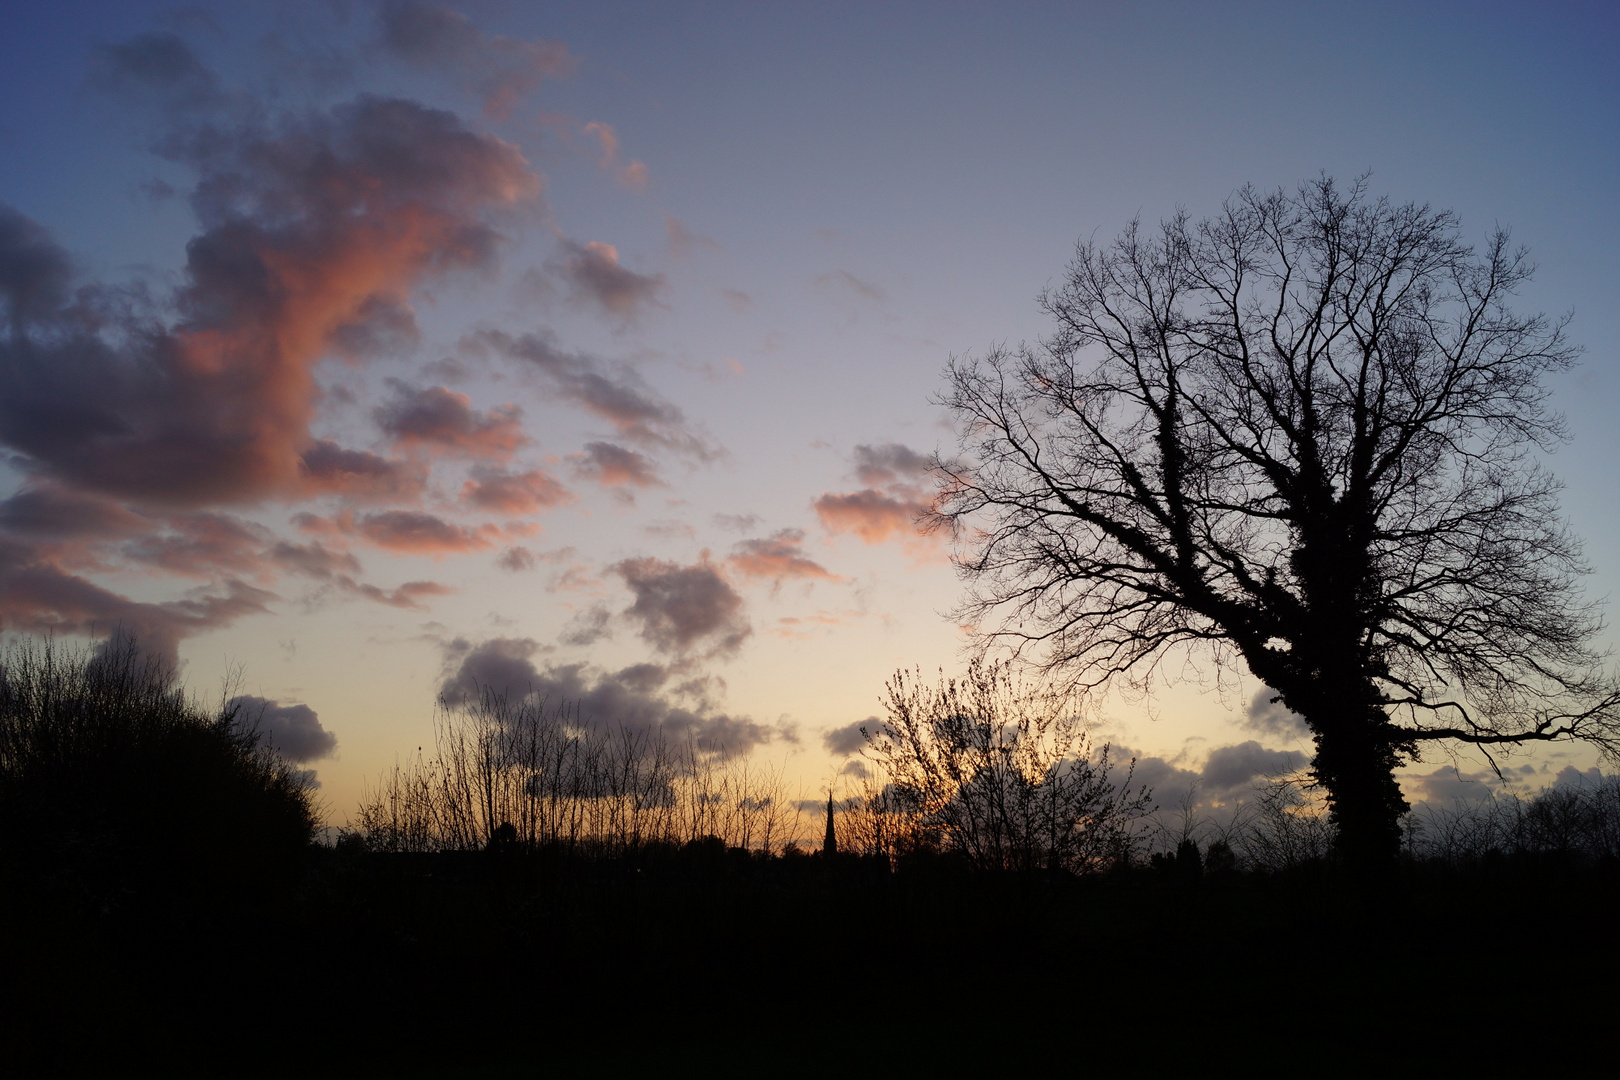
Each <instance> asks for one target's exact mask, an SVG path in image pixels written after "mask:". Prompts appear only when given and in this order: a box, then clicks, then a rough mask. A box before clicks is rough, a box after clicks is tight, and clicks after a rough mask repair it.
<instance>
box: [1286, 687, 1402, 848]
mask: <svg viewBox="0 0 1620 1080" xmlns="http://www.w3.org/2000/svg"><path fill="white" fill-rule="evenodd" d="M1306 719H1307V720H1311V719H1312V718H1311V717H1309V716H1307V717H1306ZM1312 727H1314V728H1315V729H1316V760H1315V761H1313V762H1312V763H1311V771H1312V773H1313V774H1315V776H1316V778H1317V780H1318V781H1320V782H1321V784H1322V785H1323V786H1324V787H1325V788H1327V793H1328V805H1329V807H1330V808H1331V811H1332V817H1333V823H1334V825H1335V826H1336V827H1337V829H1338V839H1337V846H1338V850H1339V853H1340V856H1341V857H1342V858H1343V859H1344V861H1345V863H1346V864H1347V865H1348V866H1349V868H1350V869H1351V871H1352V872H1353V873H1355V874H1356V875H1357V876H1362V877H1381V876H1383V875H1385V874H1387V873H1388V872H1389V871H1390V870H1392V869H1393V868H1394V865H1395V860H1396V857H1397V856H1398V855H1399V854H1400V848H1401V824H1400V821H1401V816H1402V815H1403V814H1405V813H1406V811H1407V809H1408V807H1407V803H1406V799H1405V798H1404V797H1403V796H1402V795H1401V789H1400V785H1399V784H1397V783H1396V782H1395V767H1396V766H1397V765H1399V764H1400V748H1399V747H1398V746H1397V745H1395V744H1394V743H1392V742H1391V741H1390V739H1389V736H1388V728H1389V722H1388V719H1387V718H1386V717H1385V716H1384V714H1383V710H1381V709H1376V708H1368V709H1354V710H1348V709H1347V710H1342V711H1341V710H1337V709H1336V710H1333V712H1332V713H1331V714H1330V715H1329V716H1328V717H1323V718H1320V722H1313V723H1312Z"/></svg>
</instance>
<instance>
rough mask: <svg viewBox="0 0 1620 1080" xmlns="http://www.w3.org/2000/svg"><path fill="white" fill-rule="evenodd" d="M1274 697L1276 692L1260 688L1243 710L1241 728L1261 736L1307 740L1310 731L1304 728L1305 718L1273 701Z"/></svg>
mask: <svg viewBox="0 0 1620 1080" xmlns="http://www.w3.org/2000/svg"><path fill="white" fill-rule="evenodd" d="M1276 696H1277V691H1275V690H1273V689H1271V687H1269V686H1262V687H1261V688H1260V690H1259V691H1258V692H1257V693H1256V694H1255V695H1254V697H1253V699H1251V700H1250V702H1249V706H1248V708H1247V709H1246V710H1244V714H1243V726H1244V727H1246V728H1249V729H1250V730H1251V731H1256V732H1258V733H1260V734H1261V735H1272V736H1277V737H1280V738H1289V737H1293V738H1299V739H1306V738H1309V737H1310V734H1311V731H1310V728H1308V727H1306V726H1305V718H1304V717H1302V716H1300V715H1299V714H1298V713H1296V712H1293V711H1292V710H1290V709H1289V708H1288V706H1286V705H1284V704H1283V703H1282V702H1281V701H1273V700H1272V699H1273V698H1275V697H1276Z"/></svg>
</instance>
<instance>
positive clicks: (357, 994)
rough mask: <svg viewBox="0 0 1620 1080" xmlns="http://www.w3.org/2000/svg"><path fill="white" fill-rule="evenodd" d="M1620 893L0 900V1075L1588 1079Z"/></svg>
mask: <svg viewBox="0 0 1620 1080" xmlns="http://www.w3.org/2000/svg"><path fill="white" fill-rule="evenodd" d="M1617 899H1620V874H1617V873H1616V870H1615V868H1613V867H1603V866H1584V867H1578V866H1574V865H1570V864H1565V863H1561V862H1560V861H1558V860H1557V859H1542V860H1536V861H1530V860H1519V861H1512V860H1502V861H1499V862H1496V863H1484V864H1477V865H1473V866H1470V867H1466V868H1447V867H1438V866H1428V867H1416V866H1409V867H1406V868H1404V869H1403V871H1402V875H1401V878H1400V879H1399V880H1398V881H1396V882H1394V883H1392V884H1390V885H1388V886H1387V887H1384V888H1381V889H1378V890H1366V889H1358V888H1353V887H1351V886H1350V885H1349V883H1347V882H1346V881H1344V880H1342V879H1341V878H1340V877H1339V876H1337V875H1336V874H1335V872H1334V871H1333V870H1332V868H1330V867H1314V868H1305V869H1303V870H1301V871H1300V872H1298V873H1297V874H1294V875H1290V876H1285V877H1270V878H1259V877H1253V876H1245V875H1241V874H1227V875H1225V876H1211V875H1201V876H1194V875H1192V874H1189V873H1185V872H1180V871H1176V870H1175V869H1173V868H1169V867H1161V868H1159V869H1158V870H1142V871H1134V872H1131V873H1125V874H1117V875H1114V876H1110V877H1104V878H1098V879H1087V880H1072V879H1069V880H1052V879H1020V878H1011V877H1008V878H997V877H986V876H982V875H980V876H975V875H971V874H967V873H963V872H959V871H957V870H956V869H954V868H953V867H951V866H950V865H948V864H941V863H937V862H936V863H928V864H917V865H912V866H908V867H905V868H903V869H902V870H901V871H900V872H898V873H891V872H889V871H888V870H887V869H886V868H885V867H883V866H880V865H877V864H875V863H872V862H866V861H862V860H859V859H855V858H842V859H838V860H836V861H834V862H831V863H829V862H827V861H825V860H823V859H821V858H820V857H819V856H817V857H806V858H797V859H781V858H778V859H772V860H768V861H762V860H759V859H757V858H749V857H748V856H746V855H744V854H743V853H741V852H726V851H724V850H723V849H717V848H697V847H694V848H691V849H688V850H668V851H654V852H646V853H642V854H641V855H639V856H637V857H636V858H632V859H618V860H609V861H581V860H570V859H562V858H557V857H548V856H546V855H543V854H535V853H524V852H517V851H512V852H504V853H495V852H485V853H470V854H462V855H420V856H412V855H381V854H371V853H365V852H358V851H333V850H329V849H317V850H314V851H312V852H311V857H310V862H309V865H308V867H307V871H306V873H305V874H304V875H303V877H302V878H301V879H300V880H299V881H298V882H297V883H295V884H293V885H290V886H288V887H287V888H286V889H285V890H284V891H282V892H280V893H279V894H277V895H273V896H260V897H258V898H256V899H254V900H252V901H238V902H234V903H228V904H227V903H221V902H220V901H219V900H218V899H217V898H215V899H214V900H212V901H210V902H208V903H206V904H195V903H190V902H188V901H187V900H185V899H184V898H176V897H147V898H144V899H143V898H141V897H126V898H124V899H123V900H122V901H119V902H109V901H107V900H105V899H103V900H102V901H100V902H99V909H98V910H95V911H87V910H85V909H84V905H83V904H82V903H80V902H78V901H76V900H75V899H74V898H72V897H70V896H69V897H64V896H63V895H62V894H61V893H60V892H59V891H58V892H57V893H52V892H51V891H50V890H48V889H37V888H31V887H29V886H28V885H27V884H26V883H24V884H22V885H21V886H19V885H18V884H17V883H16V882H13V887H12V888H11V889H10V890H9V891H8V893H7V895H6V897H5V908H4V913H5V933H4V955H3V957H0V959H3V965H4V971H3V975H0V978H3V979H4V985H5V999H6V1000H5V1011H4V1014H3V1015H4V1025H5V1032H4V1035H5V1044H4V1053H5V1060H6V1061H7V1062H8V1064H9V1065H10V1066H11V1068H9V1069H8V1072H11V1074H12V1075H50V1074H89V1073H97V1074H101V1073H105V1072H107V1070H108V1069H112V1070H113V1071H114V1073H115V1074H116V1073H117V1072H119V1071H121V1070H124V1069H129V1068H133V1067H135V1066H136V1065H137V1064H145V1065H147V1066H149V1067H157V1068H160V1069H162V1070H163V1071H164V1072H166V1073H168V1074H170V1075H185V1074H191V1075H222V1076H224V1075H288V1074H311V1075H327V1074H346V1075H360V1076H417V1075H444V1076H453V1075H466V1076H481V1075H511V1074H517V1075H543V1074H551V1073H562V1072H568V1073H577V1072H580V1071H581V1070H588V1071H589V1072H591V1073H600V1074H606V1075H617V1074H622V1073H626V1072H629V1071H632V1070H635V1071H637V1072H642V1071H645V1070H647V1069H660V1068H674V1067H675V1066H676V1065H677V1064H678V1063H683V1062H689V1063H695V1064H697V1065H698V1066H700V1067H704V1068H706V1069H709V1070H712V1071H714V1072H717V1073H719V1074H722V1075H734V1074H739V1073H747V1074H778V1073H782V1074H790V1075H792V1074H799V1073H807V1072H812V1071H814V1072H826V1071H828V1070H840V1071H847V1070H859V1071H860V1072H863V1073H872V1072H874V1071H882V1072H888V1071H891V1070H895V1069H906V1070H908V1071H910V1070H911V1069H913V1068H922V1067H949V1068H950V1069H951V1071H953V1072H960V1071H967V1070H969V1069H971V1070H973V1071H984V1072H986V1073H987V1074H988V1075H1000V1074H1002V1073H1003V1072H1005V1071H1007V1070H1011V1069H1014V1068H1020V1069H1026V1068H1030V1067H1039V1068H1041V1069H1042V1070H1043V1071H1045V1070H1059V1071H1061V1072H1062V1073H1064V1074H1082V1075H1084V1074H1090V1073H1094V1072H1096V1071H1098V1070H1099V1069H1104V1068H1106V1069H1108V1070H1110V1071H1113V1070H1116V1069H1117V1070H1126V1071H1129V1072H1134V1073H1141V1074H1144V1075H1149V1076H1153V1075H1167V1074H1171V1073H1181V1072H1183V1071H1185V1070H1187V1069H1189V1068H1197V1069H1200V1070H1201V1071H1217V1072H1222V1073H1225V1072H1229V1071H1233V1070H1241V1071H1243V1072H1246V1073H1247V1072H1259V1073H1269V1072H1272V1071H1274V1070H1276V1069H1278V1068H1285V1069H1288V1070H1290V1071H1305V1072H1310V1073H1323V1072H1325V1073H1327V1074H1328V1075H1349V1074H1352V1073H1360V1072H1362V1071H1364V1070H1366V1069H1368V1068H1372V1069H1377V1070H1378V1071H1379V1072H1381V1073H1388V1072H1394V1073H1396V1074H1406V1073H1419V1072H1421V1073H1433V1072H1435V1071H1439V1070H1443V1071H1446V1072H1450V1071H1454V1070H1456V1069H1458V1068H1461V1067H1464V1066H1473V1065H1476V1064H1484V1065H1493V1064H1500V1063H1502V1062H1505V1061H1509V1060H1514V1059H1525V1060H1528V1061H1529V1062H1541V1063H1544V1064H1545V1065H1547V1066H1551V1067H1555V1068H1556V1067H1557V1066H1558V1065H1559V1063H1560V1062H1563V1061H1570V1060H1574V1059H1575V1057H1576V1056H1584V1055H1585V1054H1587V1053H1600V1054H1602V1055H1603V1056H1609V1054H1610V1048H1611V1047H1612V1043H1613V1031H1614V1029H1615V1021H1616V1019H1617V1017H1616V1014H1615V1006H1616V981H1615V980H1616V978H1617V977H1620V967H1617V966H1616V963H1615V962H1616V960H1617V959H1620V947H1617V944H1616V933H1615V931H1616V916H1617V914H1620V907H1617V904H1616V901H1617Z"/></svg>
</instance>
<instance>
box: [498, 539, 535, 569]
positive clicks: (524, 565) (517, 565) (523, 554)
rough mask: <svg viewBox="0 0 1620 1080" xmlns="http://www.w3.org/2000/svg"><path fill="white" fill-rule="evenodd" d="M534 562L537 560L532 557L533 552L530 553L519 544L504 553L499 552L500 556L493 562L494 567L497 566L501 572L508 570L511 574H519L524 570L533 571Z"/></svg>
mask: <svg viewBox="0 0 1620 1080" xmlns="http://www.w3.org/2000/svg"><path fill="white" fill-rule="evenodd" d="M536 561H537V560H536V559H535V557H534V552H533V551H530V550H529V549H528V548H526V547H524V546H523V545H521V544H514V545H513V546H512V547H509V548H507V549H506V550H505V551H503V552H501V554H500V556H499V557H498V558H497V559H496V560H495V565H496V566H499V567H500V568H501V569H502V570H510V571H512V572H513V573H521V572H523V571H525V570H533V569H534V568H535V564H536Z"/></svg>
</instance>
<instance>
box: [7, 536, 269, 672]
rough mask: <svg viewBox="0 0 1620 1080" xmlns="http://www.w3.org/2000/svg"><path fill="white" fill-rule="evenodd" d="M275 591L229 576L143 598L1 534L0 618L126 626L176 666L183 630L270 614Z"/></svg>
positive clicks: (56, 630) (68, 628)
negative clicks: (153, 599) (160, 599)
mask: <svg viewBox="0 0 1620 1080" xmlns="http://www.w3.org/2000/svg"><path fill="white" fill-rule="evenodd" d="M275 599H276V596H275V594H273V593H269V592H266V591H264V590H263V589H256V588H254V587H253V586H251V585H247V584H244V583H243V582H241V581H237V580H235V579H229V580H226V581H225V582H223V583H221V584H220V585H219V586H216V587H215V588H214V589H212V590H211V591H208V592H202V593H196V594H193V595H190V596H188V597H186V598H185V599H183V600H173V601H169V602H166V603H161V604H152V603H145V602H142V601H138V600H132V599H130V598H129V597H126V596H121V595H119V594H118V593H115V592H112V591H111V590H108V589H104V588H102V587H101V586H99V585H96V584H94V583H92V582H89V581H86V580H85V579H84V578H81V577H77V576H75V575H73V574H69V573H67V572H65V571H63V570H62V569H60V568H59V567H57V566H56V565H54V564H53V563H52V562H51V561H50V560H49V559H48V558H47V557H44V556H42V555H41V554H40V553H39V552H37V551H35V550H34V549H33V548H31V547H29V546H27V545H25V544H18V543H11V542H6V541H0V625H4V626H6V627H7V628H9V629H14V630H23V631H26V632H30V633H39V634H85V635H89V636H101V635H107V634H112V633H114V632H115V631H121V632H122V633H123V634H124V635H125V636H127V637H133V638H134V639H135V640H136V642H137V643H138V645H139V647H140V649H141V651H142V652H144V653H146V654H148V655H151V656H154V657H157V658H158V659H160V660H161V661H162V662H163V663H165V664H167V665H168V666H169V667H171V668H173V667H175V666H176V665H177V664H178V663H179V642H180V639H181V638H184V637H188V636H190V635H192V634H197V633H201V632H203V631H205V630H212V629H217V628H219V627H223V626H229V625H231V624H232V623H233V622H235V621H236V620H237V619H239V618H242V617H243V616H246V615H253V614H264V613H266V612H267V611H268V610H269V609H268V608H267V607H266V606H265V605H266V604H267V603H268V602H270V601H272V600H275Z"/></svg>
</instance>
